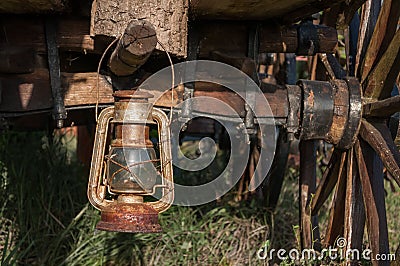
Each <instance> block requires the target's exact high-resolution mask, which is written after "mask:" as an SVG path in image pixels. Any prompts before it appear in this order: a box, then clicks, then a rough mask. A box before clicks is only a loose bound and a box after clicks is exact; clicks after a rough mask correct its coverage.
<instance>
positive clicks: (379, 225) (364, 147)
mask: <svg viewBox="0 0 400 266" xmlns="http://www.w3.org/2000/svg"><path fill="white" fill-rule="evenodd" d="M355 151H356V157H357V164H358V169H359V172H360V179H361V186H362V193H363V198H364V206H365V213H366V216H367V217H368V218H367V222H366V224H367V231H368V239H369V243H370V246H371V250H372V254H374V255H376V254H388V253H389V239H388V229H387V221H386V208H385V193H384V186H383V166H382V162H381V161H380V160H379V158H378V156H377V155H376V153H375V152H374V150H373V149H372V148H371V147H370V146H369V144H368V143H366V142H363V141H359V142H356V144H355ZM372 264H373V265H389V262H388V261H380V262H378V261H376V260H372Z"/></svg>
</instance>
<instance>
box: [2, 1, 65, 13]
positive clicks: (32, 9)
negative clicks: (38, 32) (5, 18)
mask: <svg viewBox="0 0 400 266" xmlns="http://www.w3.org/2000/svg"><path fill="white" fill-rule="evenodd" d="M68 2H69V1H67V0H64V1H59V0H1V1H0V13H16V14H25V13H55V12H61V11H65V10H66V9H67V8H68Z"/></svg>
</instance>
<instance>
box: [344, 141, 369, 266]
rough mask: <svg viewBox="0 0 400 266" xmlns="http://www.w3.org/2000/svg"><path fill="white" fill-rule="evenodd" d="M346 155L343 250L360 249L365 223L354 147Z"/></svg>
mask: <svg viewBox="0 0 400 266" xmlns="http://www.w3.org/2000/svg"><path fill="white" fill-rule="evenodd" d="M347 155H348V156H347V157H348V163H347V169H346V173H347V186H346V198H345V216H344V217H345V220H344V235H343V236H344V237H345V239H346V247H345V250H348V249H357V250H362V241H363V235H364V224H365V209H364V204H363V196H362V190H361V180H360V174H359V171H358V168H357V159H356V158H355V153H354V148H352V149H350V150H349V151H348V152H347ZM356 263H357V262H356V261H354V262H352V261H351V262H350V264H351V265H353V264H354V265H357V264H356Z"/></svg>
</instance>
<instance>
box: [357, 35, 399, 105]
mask: <svg viewBox="0 0 400 266" xmlns="http://www.w3.org/2000/svg"><path fill="white" fill-rule="evenodd" d="M399 70H400V30H397V32H396V34H395V36H394V37H393V39H392V41H391V43H390V45H389V46H388V48H387V50H386V51H385V53H384V54H383V56H382V58H381V59H380V61H379V62H378V63H377V64H376V66H375V68H374V69H373V70H372V71H371V72H370V74H369V75H368V76H367V78H366V79H365V81H364V83H363V87H364V89H365V90H364V96H365V97H370V98H378V99H384V98H387V97H389V96H390V93H391V92H392V90H393V85H394V82H395V80H396V78H397V76H398V75H399Z"/></svg>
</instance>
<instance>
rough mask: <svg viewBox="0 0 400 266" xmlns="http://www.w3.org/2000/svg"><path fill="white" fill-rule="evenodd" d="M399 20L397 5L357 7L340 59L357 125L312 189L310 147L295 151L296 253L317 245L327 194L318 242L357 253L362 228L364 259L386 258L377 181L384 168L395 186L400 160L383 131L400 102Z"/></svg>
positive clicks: (312, 153)
mask: <svg viewBox="0 0 400 266" xmlns="http://www.w3.org/2000/svg"><path fill="white" fill-rule="evenodd" d="M399 14H400V1H396V0H385V1H383V3H382V6H381V1H380V0H378V1H375V0H372V1H367V2H366V3H365V4H364V6H363V8H362V12H361V22H360V23H359V25H360V26H359V28H357V29H355V28H354V25H356V24H357V19H358V14H356V16H355V18H354V19H353V21H352V23H351V24H352V25H351V27H350V29H351V31H350V41H349V43H350V46H348V47H346V48H347V49H348V53H347V55H349V54H350V56H348V65H347V69H348V70H347V75H354V76H356V77H357V79H358V80H359V81H360V83H361V85H362V118H361V122H360V125H359V129H358V134H357V135H356V138H355V139H354V142H353V145H352V146H351V147H350V148H349V149H346V150H343V149H338V148H337V147H335V149H334V151H333V154H332V156H331V158H330V161H329V164H328V166H327V167H326V170H325V171H324V173H323V177H322V179H321V180H320V181H319V184H318V186H316V171H315V169H316V152H315V141H313V140H307V141H302V142H301V144H300V156H301V167H300V168H301V169H300V220H301V238H302V247H303V248H309V247H311V246H313V241H318V240H319V239H318V234H317V230H315V229H316V228H317V218H316V217H317V214H318V211H319V210H320V209H321V206H322V205H323V203H324V202H325V201H326V200H327V199H328V197H329V195H330V194H331V192H332V191H333V193H334V195H333V201H332V206H331V208H330V216H329V221H328V226H327V230H326V232H325V234H324V238H323V239H322V240H321V243H322V244H323V245H326V246H334V245H335V241H336V240H337V239H338V238H339V237H344V239H346V246H345V250H348V249H358V250H359V251H360V253H361V252H362V241H363V234H364V227H365V225H366V228H367V233H368V239H369V245H370V249H371V250H372V254H371V258H375V256H376V255H377V254H389V243H388V242H389V241H388V229H387V221H386V209H385V192H384V184H383V175H384V167H385V168H386V170H387V171H388V172H389V173H390V176H391V177H392V178H393V179H394V181H395V182H396V183H397V184H398V185H400V167H399V165H400V153H399V150H398V148H397V147H396V145H395V143H394V141H393V139H392V135H391V133H390V130H389V127H388V119H389V118H390V117H391V115H393V114H394V113H396V112H399V111H400V96H391V94H392V91H393V86H394V84H395V80H396V78H397V76H398V74H399V70H400V50H399V48H400V30H398V29H397V24H398V20H399ZM375 25H376V26H375ZM354 30H356V31H354ZM357 33H359V36H358V38H357V39H355V38H354V36H355V35H357ZM355 40H357V41H355ZM351 43H354V44H355V45H353V46H352V45H351ZM352 66H354V68H353V67H352ZM327 67H328V68H331V67H332V66H331V65H329V64H328V65H327ZM330 70H332V69H330ZM353 71H354V72H353ZM328 72H329V71H328ZM352 72H353V73H352ZM350 93H354V92H351V91H350ZM350 99H351V94H350ZM350 101H351V100H350ZM351 118H352V117H351V116H350V118H349V119H351ZM397 132H398V131H397ZM314 247H315V245H314ZM348 263H349V264H353V263H355V262H354V261H350V262H348ZM372 264H373V265H389V261H377V260H372Z"/></svg>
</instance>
